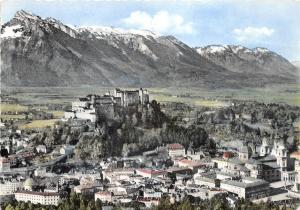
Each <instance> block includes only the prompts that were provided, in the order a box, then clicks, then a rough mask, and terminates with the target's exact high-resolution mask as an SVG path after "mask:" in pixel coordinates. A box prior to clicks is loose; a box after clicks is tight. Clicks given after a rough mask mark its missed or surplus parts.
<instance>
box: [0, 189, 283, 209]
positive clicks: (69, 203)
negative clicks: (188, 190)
mask: <svg viewBox="0 0 300 210" xmlns="http://www.w3.org/2000/svg"><path fill="white" fill-rule="evenodd" d="M103 206H112V207H113V210H120V209H122V207H131V208H133V209H135V210H139V209H144V208H145V205H144V204H143V203H140V202H137V201H134V202H131V203H127V204H124V205H122V206H121V205H119V204H117V205H114V204H112V203H102V202H101V201H100V200H99V199H97V200H96V201H95V200H94V199H93V198H88V197H85V196H82V195H77V194H75V193H74V192H73V193H71V194H70V196H69V197H68V198H67V199H65V200H63V201H62V202H61V203H60V204H59V205H58V206H42V205H40V204H32V203H30V202H26V203H25V202H17V201H13V202H10V203H4V204H3V209H5V210H101V209H102V207H103ZM271 209H272V210H277V209H278V210H279V209H281V208H280V206H278V205H274V204H273V203H272V202H269V201H268V202H261V203H259V204H255V203H252V202H251V201H247V200H244V199H240V200H238V201H237V202H236V203H235V205H234V206H230V204H229V202H228V200H227V199H226V196H215V197H213V198H212V199H210V200H207V199H206V200H201V199H200V198H194V197H191V196H187V197H185V198H184V200H183V201H181V202H175V203H174V202H173V203H171V201H170V197H169V196H164V197H163V198H162V199H161V201H160V203H159V205H157V206H153V207H152V208H151V210H271Z"/></svg>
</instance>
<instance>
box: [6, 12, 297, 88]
mask: <svg viewBox="0 0 300 210" xmlns="http://www.w3.org/2000/svg"><path fill="white" fill-rule="evenodd" d="M220 46H221V45H220ZM226 46H227V47H224V46H223V47H224V49H225V50H224V51H216V52H214V53H209V52H208V51H209V50H208V49H209V46H207V47H204V48H193V47H190V46H188V45H187V44H185V43H183V42H182V41H180V40H178V39H177V38H175V37H173V36H161V35H158V34H155V33H153V32H151V31H146V30H124V29H120V28H110V27H97V28H95V27H94V28H83V27H70V26H68V25H65V24H63V23H62V22H60V21H59V20H56V19H54V18H41V17H40V16H37V15H34V14H32V13H28V12H26V11H23V10H21V11H18V12H17V13H16V14H15V16H14V17H13V18H12V19H11V20H10V21H8V22H7V23H5V24H3V25H2V27H1V49H5V50H2V51H1V60H2V65H1V68H2V71H1V79H2V81H3V84H4V85H8V86H76V85H81V84H92V85H100V86H146V87H154V86H156V87H165V86H187V87H193V86H195V87H202V86H203V87H210V88H220V87H234V88H239V87H243V86H247V87H251V86H263V85H265V84H273V83H295V82H297V76H298V74H297V70H296V68H295V67H294V66H293V65H292V64H290V62H289V61H288V60H286V59H285V58H283V57H282V56H280V55H278V54H276V53H275V52H271V51H269V50H266V49H263V48H258V50H257V52H256V53H254V51H253V53H252V54H251V55H248V54H247V53H242V52H240V50H241V49H244V48H245V47H242V46H240V48H241V49H237V48H238V47H235V51H236V52H235V53H234V52H233V50H232V49H231V48H232V47H230V45H226ZM219 48H220V47H219ZM227 48H230V50H229V51H228V49H227ZM200 49H201V50H202V51H203V53H202V54H201V53H200V52H199V51H201V50H200ZM246 49H247V48H246ZM277 66H278V67H277ZM295 76H296V77H295Z"/></svg>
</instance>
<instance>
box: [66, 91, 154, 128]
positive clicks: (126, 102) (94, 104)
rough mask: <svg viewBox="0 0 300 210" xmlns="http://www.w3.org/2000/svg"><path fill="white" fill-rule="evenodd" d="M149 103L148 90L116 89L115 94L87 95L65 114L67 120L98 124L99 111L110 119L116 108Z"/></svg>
mask: <svg viewBox="0 0 300 210" xmlns="http://www.w3.org/2000/svg"><path fill="white" fill-rule="evenodd" d="M148 103H149V93H148V91H147V90H146V89H142V88H141V89H139V90H121V89H119V88H116V89H114V91H113V93H112V94H111V93H107V94H105V95H103V96H99V95H87V96H86V97H83V98H79V99H78V100H76V101H73V102H72V110H68V111H66V112H65V114H64V118H65V119H75V118H77V119H84V120H90V121H91V122H96V119H97V110H100V111H103V112H105V114H106V115H107V116H108V117H113V116H114V111H115V108H116V107H130V106H137V105H147V104H148Z"/></svg>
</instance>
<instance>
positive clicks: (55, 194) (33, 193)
mask: <svg viewBox="0 0 300 210" xmlns="http://www.w3.org/2000/svg"><path fill="white" fill-rule="evenodd" d="M15 194H30V195H42V196H59V194H58V193H52V192H35V191H27V190H23V191H18V192H16V193H15Z"/></svg>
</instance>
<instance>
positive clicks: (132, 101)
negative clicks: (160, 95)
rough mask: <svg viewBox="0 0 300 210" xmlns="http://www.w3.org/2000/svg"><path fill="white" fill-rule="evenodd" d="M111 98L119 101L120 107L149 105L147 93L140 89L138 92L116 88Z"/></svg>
mask: <svg viewBox="0 0 300 210" xmlns="http://www.w3.org/2000/svg"><path fill="white" fill-rule="evenodd" d="M113 96H114V97H115V98H120V99H121V100H120V101H121V105H122V106H131V105H138V104H147V103H149V94H148V91H147V90H144V89H142V88H141V89H140V90H120V89H118V88H116V89H115V90H114V95H113Z"/></svg>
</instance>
